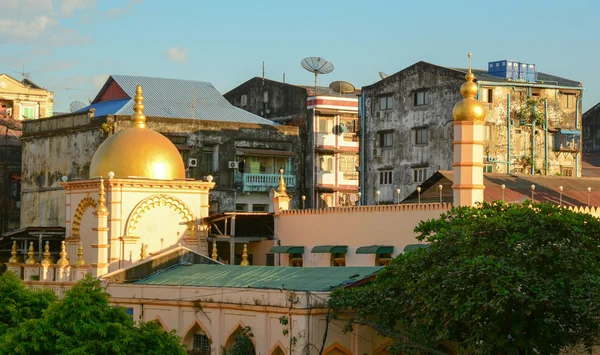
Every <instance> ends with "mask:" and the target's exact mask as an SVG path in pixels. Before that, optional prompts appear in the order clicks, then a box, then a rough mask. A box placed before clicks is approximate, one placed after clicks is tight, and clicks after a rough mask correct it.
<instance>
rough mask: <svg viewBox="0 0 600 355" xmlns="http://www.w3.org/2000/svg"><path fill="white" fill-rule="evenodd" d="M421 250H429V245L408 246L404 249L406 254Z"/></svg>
mask: <svg viewBox="0 0 600 355" xmlns="http://www.w3.org/2000/svg"><path fill="white" fill-rule="evenodd" d="M419 248H429V245H427V244H408V245H407V246H405V247H404V252H405V253H406V252H407V251H411V250H415V249H419Z"/></svg>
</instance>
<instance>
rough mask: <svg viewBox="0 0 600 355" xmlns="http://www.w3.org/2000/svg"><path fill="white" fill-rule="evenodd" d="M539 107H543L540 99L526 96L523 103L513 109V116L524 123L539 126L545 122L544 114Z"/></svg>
mask: <svg viewBox="0 0 600 355" xmlns="http://www.w3.org/2000/svg"><path fill="white" fill-rule="evenodd" d="M540 107H543V102H542V100H539V99H535V98H534V97H528V98H527V101H525V104H524V105H522V106H521V107H520V108H518V109H517V110H516V111H515V117H516V118H517V119H518V120H519V121H522V122H524V123H526V124H532V123H533V124H535V125H536V126H541V125H543V124H544V123H545V116H544V112H543V111H542V110H541V109H540Z"/></svg>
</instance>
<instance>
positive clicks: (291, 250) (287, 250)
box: [271, 245, 304, 254]
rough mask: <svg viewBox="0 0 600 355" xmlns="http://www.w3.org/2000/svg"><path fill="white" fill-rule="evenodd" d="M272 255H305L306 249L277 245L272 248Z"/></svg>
mask: <svg viewBox="0 0 600 355" xmlns="http://www.w3.org/2000/svg"><path fill="white" fill-rule="evenodd" d="M271 253H274V254H304V247H298V246H291V245H276V246H274V247H271Z"/></svg>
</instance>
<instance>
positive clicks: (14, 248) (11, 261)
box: [8, 240, 19, 264]
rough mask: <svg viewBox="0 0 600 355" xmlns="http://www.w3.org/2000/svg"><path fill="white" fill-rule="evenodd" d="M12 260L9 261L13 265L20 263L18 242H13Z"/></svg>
mask: <svg viewBox="0 0 600 355" xmlns="http://www.w3.org/2000/svg"><path fill="white" fill-rule="evenodd" d="M10 255H11V256H10V259H8V262H9V263H11V264H16V263H18V262H19V258H18V257H17V241H16V240H15V241H13V246H12V250H11V252H10Z"/></svg>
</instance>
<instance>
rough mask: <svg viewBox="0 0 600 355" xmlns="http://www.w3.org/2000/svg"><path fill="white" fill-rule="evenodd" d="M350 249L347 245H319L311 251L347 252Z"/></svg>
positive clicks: (316, 252)
mask: <svg viewBox="0 0 600 355" xmlns="http://www.w3.org/2000/svg"><path fill="white" fill-rule="evenodd" d="M347 251H348V246H347V245H317V246H316V247H313V248H312V250H311V251H310V252H311V253H315V254H319V253H332V254H333V253H344V254H345V253H346V252H347Z"/></svg>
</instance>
